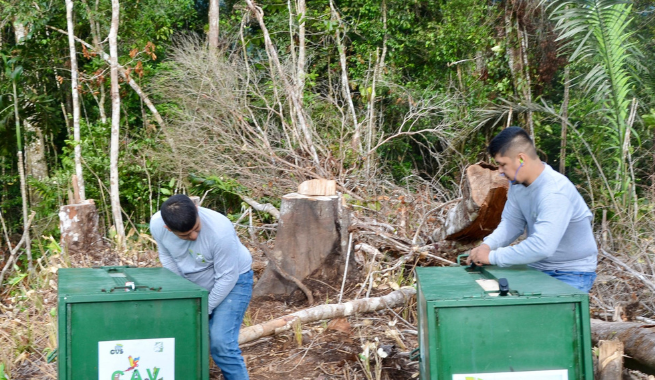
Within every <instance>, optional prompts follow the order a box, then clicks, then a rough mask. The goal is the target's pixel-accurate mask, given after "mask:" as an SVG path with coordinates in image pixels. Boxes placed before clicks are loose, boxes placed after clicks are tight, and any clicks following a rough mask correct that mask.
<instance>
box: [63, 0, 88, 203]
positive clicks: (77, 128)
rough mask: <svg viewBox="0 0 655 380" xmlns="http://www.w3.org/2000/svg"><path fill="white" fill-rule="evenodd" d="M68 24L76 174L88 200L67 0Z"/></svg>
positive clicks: (68, 2)
mask: <svg viewBox="0 0 655 380" xmlns="http://www.w3.org/2000/svg"><path fill="white" fill-rule="evenodd" d="M66 23H67V24H68V47H69V50H70V60H71V94H72V95H73V139H74V141H75V174H77V182H78V186H79V187H80V199H82V200H84V199H86V192H85V190H84V177H83V173H82V146H81V144H80V98H79V92H78V83H77V76H78V71H77V54H76V52H75V33H74V28H73V27H74V25H75V24H73V0H66Z"/></svg>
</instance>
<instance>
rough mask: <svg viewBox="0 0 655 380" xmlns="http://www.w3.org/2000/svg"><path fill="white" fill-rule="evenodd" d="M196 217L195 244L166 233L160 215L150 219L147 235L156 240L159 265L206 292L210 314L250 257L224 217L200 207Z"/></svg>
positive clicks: (232, 286) (248, 268)
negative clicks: (197, 231)
mask: <svg viewBox="0 0 655 380" xmlns="http://www.w3.org/2000/svg"><path fill="white" fill-rule="evenodd" d="M198 216H199V217H200V232H199V233H198V238H197V239H196V240H195V241H190V240H183V239H180V238H178V237H177V236H175V234H174V233H172V232H170V231H169V230H167V229H166V227H165V224H164V220H163V219H162V217H161V213H160V212H157V213H156V214H155V215H153V216H152V219H151V220H150V232H151V233H152V236H153V237H154V238H155V241H157V246H158V248H159V260H160V261H161V264H162V266H163V267H164V268H166V269H168V270H170V271H172V272H174V273H176V274H178V275H180V276H182V277H184V278H186V279H187V280H189V281H191V282H193V283H195V284H197V285H198V286H201V287H203V288H205V289H207V290H208V291H209V297H208V298H209V313H212V312H213V310H214V309H215V308H216V306H218V305H219V304H220V303H221V302H222V301H223V299H225V297H226V296H227V295H228V294H229V293H230V291H231V290H232V288H234V285H235V284H236V283H237V280H238V278H239V275H240V274H243V273H246V272H247V271H249V270H250V268H251V266H252V257H251V256H250V252H249V251H248V249H247V248H246V247H245V246H244V245H243V244H241V242H240V241H239V238H238V237H237V234H236V231H235V230H234V227H233V226H232V222H230V220H229V219H228V218H226V217H225V216H223V215H221V214H219V213H217V212H216V211H212V210H209V209H206V208H204V207H199V208H198Z"/></svg>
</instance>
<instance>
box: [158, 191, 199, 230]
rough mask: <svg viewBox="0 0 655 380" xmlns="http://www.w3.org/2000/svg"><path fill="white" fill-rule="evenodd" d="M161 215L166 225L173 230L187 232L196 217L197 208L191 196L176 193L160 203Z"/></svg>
mask: <svg viewBox="0 0 655 380" xmlns="http://www.w3.org/2000/svg"><path fill="white" fill-rule="evenodd" d="M161 217H162V219H164V223H166V226H168V228H170V229H171V230H173V231H175V232H188V231H191V230H192V229H193V227H195V225H196V220H197V219H198V208H196V205H195V203H193V201H192V200H191V198H189V197H187V196H186V195H183V194H176V195H173V196H172V197H170V198H168V199H167V200H166V202H164V204H162V205H161Z"/></svg>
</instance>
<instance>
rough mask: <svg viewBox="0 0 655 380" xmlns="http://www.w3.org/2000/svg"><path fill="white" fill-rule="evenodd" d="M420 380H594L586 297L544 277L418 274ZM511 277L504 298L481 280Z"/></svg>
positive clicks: (493, 272) (509, 272)
mask: <svg viewBox="0 0 655 380" xmlns="http://www.w3.org/2000/svg"><path fill="white" fill-rule="evenodd" d="M416 277H417V281H418V292H417V297H418V322H419V348H420V354H419V357H420V378H421V380H429V379H431V380H532V379H534V380H537V379H538V380H592V379H593V365H592V353H591V332H590V326H589V297H588V295H587V294H586V293H584V292H581V291H579V290H578V289H576V288H574V287H571V286H569V285H567V284H565V283H563V282H561V281H559V280H556V279H554V278H552V277H550V276H548V275H546V274H544V273H542V272H540V271H537V270H534V269H531V268H528V267H526V266H518V267H511V268H498V267H495V266H485V267H482V268H480V267H476V268H473V269H471V268H467V267H447V268H436V267H432V268H416ZM501 278H506V279H507V281H508V283H509V288H510V291H509V294H508V295H507V296H504V297H502V296H495V295H496V294H497V292H495V291H494V292H490V291H485V290H483V288H482V287H481V286H480V285H479V284H478V283H477V282H476V280H481V279H491V280H498V279H501Z"/></svg>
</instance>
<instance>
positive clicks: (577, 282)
mask: <svg viewBox="0 0 655 380" xmlns="http://www.w3.org/2000/svg"><path fill="white" fill-rule="evenodd" d="M542 272H544V273H546V274H547V275H549V276H550V277H554V278H556V279H558V280H560V281H562V282H565V283H567V284H569V285H571V286H573V287H574V288H578V289H580V290H582V291H583V292H585V293H589V291H590V290H591V286H592V285H593V284H594V281H595V280H596V272H574V271H563V270H544V271H542Z"/></svg>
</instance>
